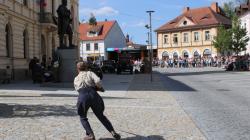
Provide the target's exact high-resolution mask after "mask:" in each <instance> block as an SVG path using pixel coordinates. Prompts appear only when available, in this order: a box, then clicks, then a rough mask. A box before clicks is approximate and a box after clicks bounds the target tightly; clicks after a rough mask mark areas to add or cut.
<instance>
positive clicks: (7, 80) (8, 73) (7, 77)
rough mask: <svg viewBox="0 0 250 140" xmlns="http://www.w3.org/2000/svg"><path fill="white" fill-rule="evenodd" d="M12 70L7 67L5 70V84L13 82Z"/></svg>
mask: <svg viewBox="0 0 250 140" xmlns="http://www.w3.org/2000/svg"><path fill="white" fill-rule="evenodd" d="M11 73H12V72H11V69H10V66H6V69H5V72H4V79H3V81H2V83H3V84H5V83H7V84H9V83H10V80H11Z"/></svg>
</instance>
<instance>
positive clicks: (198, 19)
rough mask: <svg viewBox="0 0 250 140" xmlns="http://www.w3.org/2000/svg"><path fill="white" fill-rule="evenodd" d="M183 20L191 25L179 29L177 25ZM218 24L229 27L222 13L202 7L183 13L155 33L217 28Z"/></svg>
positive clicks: (227, 20) (229, 23)
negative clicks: (186, 20) (188, 21)
mask: <svg viewBox="0 0 250 140" xmlns="http://www.w3.org/2000/svg"><path fill="white" fill-rule="evenodd" d="M183 18H186V19H188V20H190V21H191V22H192V23H193V25H186V26H181V27H179V26H178V24H179V22H180V21H181V20H182V19H183ZM220 24H223V25H231V20H230V19H229V18H227V17H226V16H224V15H223V13H222V12H215V11H214V10H212V8H210V7H202V8H196V9H189V10H187V11H185V12H184V13H182V14H181V15H180V16H178V17H176V18H175V19H173V20H171V21H169V22H168V23H166V24H165V25H163V26H161V27H160V28H158V29H156V32H171V31H181V30H188V29H190V28H194V29H195V28H206V27H211V26H218V25H220Z"/></svg>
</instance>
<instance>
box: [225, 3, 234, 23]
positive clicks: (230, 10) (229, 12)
mask: <svg viewBox="0 0 250 140" xmlns="http://www.w3.org/2000/svg"><path fill="white" fill-rule="evenodd" d="M234 9H235V5H234V3H233V2H232V1H229V2H227V3H224V4H223V10H224V12H225V14H226V16H227V17H229V18H230V19H232V18H233V17H234V16H235V12H234Z"/></svg>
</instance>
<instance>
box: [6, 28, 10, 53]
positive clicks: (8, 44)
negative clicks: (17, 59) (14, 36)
mask: <svg viewBox="0 0 250 140" xmlns="http://www.w3.org/2000/svg"><path fill="white" fill-rule="evenodd" d="M5 47H6V56H7V57H11V27H10V25H9V24H7V25H6V27H5Z"/></svg>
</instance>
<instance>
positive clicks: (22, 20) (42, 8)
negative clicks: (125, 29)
mask: <svg viewBox="0 0 250 140" xmlns="http://www.w3.org/2000/svg"><path fill="white" fill-rule="evenodd" d="M60 4H61V0H0V34H2V35H0V71H3V70H4V69H5V68H6V66H10V67H11V69H12V71H13V72H12V74H13V79H15V80H19V79H26V78H27V77H28V67H29V61H30V60H31V59H32V58H33V57H37V58H39V59H40V60H41V58H42V56H43V55H46V58H47V59H48V58H49V57H51V56H52V50H53V49H54V50H56V48H57V47H59V46H58V45H59V42H58V34H57V25H56V22H55V21H56V19H57V13H56V10H57V8H58V6H59V5H60ZM68 8H69V9H71V11H72V15H71V16H72V19H73V25H72V28H73V32H74V39H73V40H74V45H78V43H79V40H78V26H79V24H78V23H79V19H78V17H79V16H78V0H70V1H68ZM65 40H66V39H65ZM0 75H1V72H0Z"/></svg>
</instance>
